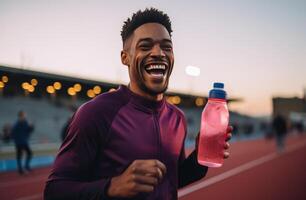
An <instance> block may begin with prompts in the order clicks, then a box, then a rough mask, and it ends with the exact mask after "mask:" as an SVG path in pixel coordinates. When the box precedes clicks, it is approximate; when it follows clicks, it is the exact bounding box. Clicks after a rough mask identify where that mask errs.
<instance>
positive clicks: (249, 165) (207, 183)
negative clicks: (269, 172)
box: [178, 142, 306, 197]
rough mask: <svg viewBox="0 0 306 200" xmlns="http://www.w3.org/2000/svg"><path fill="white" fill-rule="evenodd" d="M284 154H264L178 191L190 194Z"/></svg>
mask: <svg viewBox="0 0 306 200" xmlns="http://www.w3.org/2000/svg"><path fill="white" fill-rule="evenodd" d="M305 145H306V143H305V142H304V143H301V144H297V145H294V146H291V147H289V148H288V149H287V150H286V151H285V152H284V153H283V154H285V153H286V154H287V153H289V152H292V151H295V150H297V149H299V148H301V147H303V146H305ZM283 154H277V153H271V154H268V155H266V156H263V157H261V158H259V159H256V160H253V161H250V162H248V163H245V164H242V165H240V166H238V167H235V168H233V169H231V170H228V171H226V172H224V173H222V174H219V175H217V176H214V177H212V178H209V179H207V180H205V181H203V182H200V183H198V184H195V185H192V186H190V187H187V188H184V189H181V190H179V191H178V197H183V196H185V195H187V194H190V193H192V192H194V191H196V190H199V189H202V188H205V187H208V186H210V185H212V184H214V183H217V182H219V181H222V180H224V179H227V178H229V177H232V176H235V175H237V174H239V173H241V172H244V171H246V170H248V169H251V168H254V167H256V166H258V165H261V164H263V163H265V162H268V161H271V160H273V159H275V158H277V157H279V156H281V155H283Z"/></svg>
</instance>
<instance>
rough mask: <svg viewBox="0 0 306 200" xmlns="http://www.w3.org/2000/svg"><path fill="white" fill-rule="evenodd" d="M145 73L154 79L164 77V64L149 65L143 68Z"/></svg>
mask: <svg viewBox="0 0 306 200" xmlns="http://www.w3.org/2000/svg"><path fill="white" fill-rule="evenodd" d="M145 70H146V72H147V73H148V74H149V75H151V76H154V77H164V75H166V72H167V70H166V65H165V64H149V65H146V67H145Z"/></svg>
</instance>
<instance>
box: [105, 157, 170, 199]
mask: <svg viewBox="0 0 306 200" xmlns="http://www.w3.org/2000/svg"><path fill="white" fill-rule="evenodd" d="M166 171H167V169H166V166H165V165H164V164H163V163H162V162H160V161H158V160H135V161H134V162H133V163H132V164H131V165H130V166H129V167H128V168H127V169H126V170H125V171H124V172H123V173H122V174H121V175H119V176H116V177H113V178H112V179H111V182H110V186H109V188H108V190H107V195H108V196H109V197H125V198H127V197H134V196H135V195H137V194H139V193H149V192H152V191H153V190H154V187H155V186H156V185H157V184H158V183H159V182H160V181H161V180H162V179H163V177H164V176H165V174H166Z"/></svg>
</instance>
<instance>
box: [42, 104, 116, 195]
mask: <svg viewBox="0 0 306 200" xmlns="http://www.w3.org/2000/svg"><path fill="white" fill-rule="evenodd" d="M87 113H88V112H87ZM87 113H86V112H83V111H82V110H81V111H78V112H77V113H76V114H75V115H74V117H73V119H72V121H71V123H70V125H69V128H68V135H67V137H66V138H65V140H64V142H63V144H62V146H61V148H60V150H59V153H58V155H57V157H56V159H55V162H54V165H53V169H52V171H51V174H50V176H49V179H48V181H47V183H46V186H45V190H44V199H45V200H51V199H52V200H61V199H63V200H64V199H65V200H69V199H74V200H76V199H78V200H81V199H84V200H85V199H86V200H87V199H90V200H94V199H99V200H101V199H107V196H106V189H107V187H108V185H109V182H110V178H97V177H95V176H94V175H93V174H92V173H93V171H94V170H93V168H94V166H95V165H96V164H97V163H96V158H97V156H98V154H99V151H98V150H99V149H100V148H102V143H103V142H102V139H103V138H101V135H99V133H101V131H105V130H103V128H101V127H102V126H101V125H99V126H97V124H95V121H94V120H93V119H91V117H90V116H91V115H90V114H87ZM99 129H102V130H99Z"/></svg>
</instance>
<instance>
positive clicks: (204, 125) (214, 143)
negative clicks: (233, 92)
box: [198, 83, 229, 167]
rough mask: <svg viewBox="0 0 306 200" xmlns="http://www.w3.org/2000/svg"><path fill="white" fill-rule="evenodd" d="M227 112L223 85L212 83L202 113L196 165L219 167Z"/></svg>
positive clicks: (227, 118) (227, 121) (227, 116)
mask: <svg viewBox="0 0 306 200" xmlns="http://www.w3.org/2000/svg"><path fill="white" fill-rule="evenodd" d="M228 123H229V112H228V108H227V104H226V92H225V91H224V84H223V83H214V88H213V89H212V90H210V92H209V98H208V102H207V104H206V106H205V108H204V110H203V112H202V118H201V130H200V138H199V144H198V163H199V164H201V165H205V166H207V167H221V166H222V164H223V161H224V159H223V152H224V145H225V137H226V129H227V126H228Z"/></svg>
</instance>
